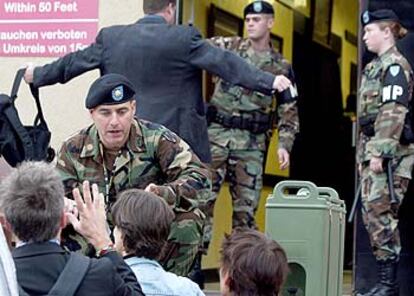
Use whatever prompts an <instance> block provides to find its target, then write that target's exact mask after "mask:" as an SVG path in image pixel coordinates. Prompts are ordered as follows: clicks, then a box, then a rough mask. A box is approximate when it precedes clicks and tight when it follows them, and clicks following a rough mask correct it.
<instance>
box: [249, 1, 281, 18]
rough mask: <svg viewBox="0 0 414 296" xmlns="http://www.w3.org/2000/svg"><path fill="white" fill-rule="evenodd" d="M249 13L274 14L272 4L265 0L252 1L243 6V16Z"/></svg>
mask: <svg viewBox="0 0 414 296" xmlns="http://www.w3.org/2000/svg"><path fill="white" fill-rule="evenodd" d="M249 13H254V14H256V13H265V14H275V11H274V9H273V6H272V4H270V3H269V2H266V1H254V2H252V3H250V4H249V5H247V6H246V7H245V8H244V17H246V15H248V14H249Z"/></svg>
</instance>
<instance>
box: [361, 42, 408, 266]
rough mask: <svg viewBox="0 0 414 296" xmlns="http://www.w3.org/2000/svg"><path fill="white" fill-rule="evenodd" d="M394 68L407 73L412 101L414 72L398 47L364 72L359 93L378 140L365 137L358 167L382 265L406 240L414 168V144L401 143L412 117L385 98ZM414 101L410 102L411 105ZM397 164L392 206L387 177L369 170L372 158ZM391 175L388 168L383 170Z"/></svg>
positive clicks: (363, 112)
mask: <svg viewBox="0 0 414 296" xmlns="http://www.w3.org/2000/svg"><path fill="white" fill-rule="evenodd" d="M392 65H399V66H400V67H401V69H403V72H404V76H405V80H406V81H404V83H405V84H406V89H404V90H403V92H404V93H407V94H408V98H409V100H411V96H412V88H413V73H412V69H411V67H410V65H409V63H408V62H407V60H406V59H405V58H404V57H403V56H402V55H401V53H399V51H398V50H397V48H396V47H392V48H390V49H389V50H388V51H387V52H385V53H384V54H383V55H381V56H380V57H377V58H375V59H374V60H373V61H371V62H370V63H369V64H367V66H366V67H365V69H364V71H363V73H362V81H361V87H360V90H359V109H358V110H359V114H360V118H361V116H362V117H364V116H372V115H373V116H374V119H375V122H374V135H372V136H367V135H365V134H363V133H362V132H361V131H360V133H359V139H358V147H357V162H358V163H359V164H361V165H362V172H361V178H362V179H361V182H362V186H363V187H362V204H363V207H362V214H363V219H364V223H365V226H366V229H367V231H368V233H369V237H370V240H371V246H372V248H373V252H374V255H375V256H376V257H377V259H378V260H387V259H398V256H399V253H400V249H401V246H400V238H399V233H398V228H397V225H398V209H399V206H400V205H401V202H402V200H403V197H404V193H405V192H406V190H407V186H408V182H409V180H410V179H411V171H412V167H413V163H414V156H413V155H414V145H413V144H407V145H403V144H401V143H400V138H401V134H402V131H403V126H404V122H405V117H406V116H407V114H408V108H407V105H404V104H401V103H399V102H398V100H390V101H387V100H385V99H384V95H385V93H384V92H385V91H384V76H385V74H386V73H387V71H389V70H390V67H392ZM410 104H411V102H409V103H408V105H410ZM374 156H375V157H380V158H383V159H391V163H392V168H393V184H394V193H395V196H396V199H397V203H396V204H391V202H390V192H389V188H388V183H387V182H388V181H387V175H386V172H383V173H379V174H376V173H374V172H372V171H371V170H370V168H369V161H370V160H371V158H372V157H374ZM383 168H384V170H386V167H385V164H384V165H383Z"/></svg>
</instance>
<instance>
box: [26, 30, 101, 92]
mask: <svg viewBox="0 0 414 296" xmlns="http://www.w3.org/2000/svg"><path fill="white" fill-rule="evenodd" d="M102 32H103V30H101V31H100V32H99V34H98V36H97V37H96V40H95V42H94V43H92V44H91V45H89V46H88V47H87V48H85V49H83V50H78V51H75V52H72V53H69V54H67V55H65V56H63V57H61V58H59V59H57V60H56V61H54V62H52V63H50V64H46V65H44V66H40V67H36V68H34V73H33V85H34V86H35V87H42V86H45V85H52V84H55V83H58V82H59V83H66V82H68V81H69V80H71V79H72V78H74V77H76V76H79V75H81V74H82V73H85V72H87V71H90V70H93V69H98V68H101V66H102V65H101V64H102V53H103V45H102V40H103V33H102Z"/></svg>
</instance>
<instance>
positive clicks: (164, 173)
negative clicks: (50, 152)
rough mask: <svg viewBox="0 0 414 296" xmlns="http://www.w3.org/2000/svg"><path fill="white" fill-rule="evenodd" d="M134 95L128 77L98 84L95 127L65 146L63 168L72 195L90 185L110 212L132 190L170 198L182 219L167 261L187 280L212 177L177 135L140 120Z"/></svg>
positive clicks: (90, 103) (92, 95)
mask: <svg viewBox="0 0 414 296" xmlns="http://www.w3.org/2000/svg"><path fill="white" fill-rule="evenodd" d="M134 95H135V91H134V89H133V86H132V84H131V83H130V82H129V81H128V80H127V79H126V78H125V77H123V76H122V75H119V74H108V75H104V76H102V77H101V78H99V79H98V80H96V81H95V82H94V83H93V84H92V86H91V88H90V90H89V93H88V96H87V98H86V107H87V108H88V109H89V110H90V114H91V117H92V119H93V121H94V123H93V124H92V125H91V126H89V127H87V128H85V129H83V130H81V131H80V132H78V133H77V134H75V135H74V136H72V137H70V138H69V139H68V140H66V141H65V142H64V143H63V145H62V148H61V150H60V152H59V155H58V160H57V168H58V170H59V171H60V173H61V175H62V178H63V182H64V185H65V188H66V194H68V196H70V193H71V191H72V189H73V188H75V187H78V186H79V185H80V184H81V183H82V182H83V181H85V180H89V181H90V183H96V184H97V185H98V187H99V189H100V191H101V192H103V193H104V196H105V201H106V204H107V208H108V210H109V209H110V205H111V204H112V203H113V202H114V201H115V199H116V196H117V194H118V193H119V192H121V191H122V190H124V189H129V188H139V189H145V190H147V191H150V192H153V193H155V194H157V195H158V196H160V197H161V198H163V199H165V200H166V201H167V203H168V204H169V205H170V206H171V207H172V208H173V209H174V213H175V215H176V216H175V220H174V222H173V226H172V227H171V231H170V236H169V244H168V249H167V252H166V257H165V258H161V261H162V262H164V267H165V268H166V269H167V270H168V271H171V272H174V273H176V274H178V275H184V276H186V275H187V274H188V272H189V270H190V268H191V266H192V264H193V261H194V258H195V256H196V254H197V251H198V249H199V246H200V243H201V239H202V226H203V222H204V221H203V220H204V215H203V214H202V212H201V211H200V210H198V204H199V201H200V200H204V199H205V198H206V196H208V195H209V194H210V192H211V181H210V173H209V170H208V169H207V168H206V167H205V166H204V165H203V164H202V163H201V162H200V160H199V159H198V158H197V156H196V155H195V154H194V153H193V152H192V151H191V150H190V148H189V146H188V145H187V143H185V142H184V141H183V140H181V139H180V138H179V137H178V136H177V135H176V134H174V133H173V132H171V131H170V130H168V129H167V128H165V127H163V126H161V125H159V124H155V123H151V122H148V121H143V120H138V119H134V114H135V100H134V97H135V96H134ZM109 216H110V215H109ZM109 220H110V219H109ZM76 242H79V239H78V238H77V240H76ZM72 243H73V241H72Z"/></svg>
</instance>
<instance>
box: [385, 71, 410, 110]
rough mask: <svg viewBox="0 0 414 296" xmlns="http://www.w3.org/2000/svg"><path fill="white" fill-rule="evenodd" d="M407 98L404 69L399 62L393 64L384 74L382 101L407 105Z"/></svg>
mask: <svg viewBox="0 0 414 296" xmlns="http://www.w3.org/2000/svg"><path fill="white" fill-rule="evenodd" d="M409 99H410V98H409V93H408V82H407V79H406V77H405V74H404V69H403V68H402V67H401V66H400V65H399V64H393V65H391V66H390V67H388V69H387V71H386V73H385V75H384V82H383V88H382V103H383V104H385V103H390V102H396V103H400V104H402V105H404V106H406V107H408V103H409Z"/></svg>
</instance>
